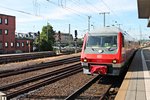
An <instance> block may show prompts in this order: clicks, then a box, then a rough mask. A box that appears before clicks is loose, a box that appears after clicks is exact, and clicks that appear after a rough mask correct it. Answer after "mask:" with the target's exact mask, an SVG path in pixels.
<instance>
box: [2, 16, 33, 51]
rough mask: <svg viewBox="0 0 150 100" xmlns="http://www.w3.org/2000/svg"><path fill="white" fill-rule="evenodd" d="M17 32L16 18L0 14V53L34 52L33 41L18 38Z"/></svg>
mask: <svg viewBox="0 0 150 100" xmlns="http://www.w3.org/2000/svg"><path fill="white" fill-rule="evenodd" d="M15 30H16V21H15V16H11V15H5V14H0V53H15V52H17V51H20V52H30V51H33V46H32V44H33V40H32V39H26V38H18V37H16V34H15Z"/></svg>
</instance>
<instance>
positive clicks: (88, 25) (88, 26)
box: [88, 16, 91, 32]
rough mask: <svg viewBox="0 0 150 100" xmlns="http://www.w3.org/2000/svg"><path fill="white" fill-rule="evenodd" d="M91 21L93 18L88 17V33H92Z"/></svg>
mask: <svg viewBox="0 0 150 100" xmlns="http://www.w3.org/2000/svg"><path fill="white" fill-rule="evenodd" d="M90 19H91V16H88V32H89V31H90Z"/></svg>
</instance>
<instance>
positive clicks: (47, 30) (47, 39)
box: [47, 21, 49, 41]
mask: <svg viewBox="0 0 150 100" xmlns="http://www.w3.org/2000/svg"><path fill="white" fill-rule="evenodd" d="M48 25H49V23H48V21H47V41H48Z"/></svg>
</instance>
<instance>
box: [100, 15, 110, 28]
mask: <svg viewBox="0 0 150 100" xmlns="http://www.w3.org/2000/svg"><path fill="white" fill-rule="evenodd" d="M99 14H100V15H101V14H103V15H104V27H105V15H106V14H109V12H102V13H99Z"/></svg>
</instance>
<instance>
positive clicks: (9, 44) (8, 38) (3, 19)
mask: <svg viewBox="0 0 150 100" xmlns="http://www.w3.org/2000/svg"><path fill="white" fill-rule="evenodd" d="M15 29H16V25H15V16H10V15H4V14H0V53H13V52H14V50H15Z"/></svg>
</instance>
